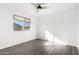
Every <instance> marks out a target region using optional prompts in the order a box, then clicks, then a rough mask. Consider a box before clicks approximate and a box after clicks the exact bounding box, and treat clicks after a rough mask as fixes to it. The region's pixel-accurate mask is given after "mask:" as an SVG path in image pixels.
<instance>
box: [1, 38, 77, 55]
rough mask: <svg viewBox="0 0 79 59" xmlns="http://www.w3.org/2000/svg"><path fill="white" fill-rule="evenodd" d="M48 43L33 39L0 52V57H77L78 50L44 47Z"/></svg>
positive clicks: (67, 47)
mask: <svg viewBox="0 0 79 59" xmlns="http://www.w3.org/2000/svg"><path fill="white" fill-rule="evenodd" d="M45 43H49V42H48V41H45V40H41V39H35V40H32V41H29V42H25V43H22V44H18V45H15V46H12V47H8V48H5V49H2V50H0V55H77V54H78V49H77V47H74V46H68V45H61V44H58V45H45Z"/></svg>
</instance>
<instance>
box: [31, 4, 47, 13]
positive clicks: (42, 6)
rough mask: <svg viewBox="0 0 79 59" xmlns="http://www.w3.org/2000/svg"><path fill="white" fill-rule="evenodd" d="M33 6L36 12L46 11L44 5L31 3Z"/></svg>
mask: <svg viewBox="0 0 79 59" xmlns="http://www.w3.org/2000/svg"><path fill="white" fill-rule="evenodd" d="M31 4H32V5H33V6H35V8H36V12H38V11H39V10H41V9H46V8H48V7H46V6H45V5H44V4H45V3H31Z"/></svg>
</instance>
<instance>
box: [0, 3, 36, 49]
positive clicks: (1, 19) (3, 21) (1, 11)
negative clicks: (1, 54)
mask: <svg viewBox="0 0 79 59" xmlns="http://www.w3.org/2000/svg"><path fill="white" fill-rule="evenodd" d="M31 8H32V6H31V5H30V4H0V49H2V48H6V47H9V46H13V45H16V44H19V43H22V42H26V41H29V40H32V39H35V38H36V22H37V21H36V18H35V16H36V15H35V12H34V10H33V8H32V9H31ZM13 14H16V15H20V16H24V17H28V18H31V22H32V23H31V29H30V31H13Z"/></svg>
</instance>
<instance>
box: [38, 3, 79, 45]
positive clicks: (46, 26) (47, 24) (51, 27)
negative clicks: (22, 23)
mask: <svg viewBox="0 0 79 59" xmlns="http://www.w3.org/2000/svg"><path fill="white" fill-rule="evenodd" d="M60 7H61V8H60ZM67 7H68V8H67ZM71 7H72V8H71ZM55 9H57V10H55ZM58 9H59V10H58ZM43 11H44V10H43ZM45 12H47V11H45ZM45 12H44V14H45V15H44V14H43V12H42V11H41V12H40V13H39V15H38V17H39V32H38V33H39V35H38V37H39V38H42V39H46V37H45V31H46V30H47V31H48V32H49V33H51V34H52V35H55V36H56V37H57V38H58V39H59V40H60V41H61V42H63V43H65V44H67V45H72V46H77V32H78V31H77V29H78V23H77V22H78V20H77V7H76V5H74V6H73V4H55V7H54V9H52V11H51V13H50V14H48V13H45ZM40 14H41V15H40ZM42 14H43V15H42Z"/></svg>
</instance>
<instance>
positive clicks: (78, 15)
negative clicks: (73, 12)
mask: <svg viewBox="0 0 79 59" xmlns="http://www.w3.org/2000/svg"><path fill="white" fill-rule="evenodd" d="M77 11H78V13H77V18H78V42H77V43H78V48H79V4H78V10H77Z"/></svg>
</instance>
